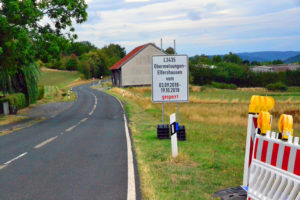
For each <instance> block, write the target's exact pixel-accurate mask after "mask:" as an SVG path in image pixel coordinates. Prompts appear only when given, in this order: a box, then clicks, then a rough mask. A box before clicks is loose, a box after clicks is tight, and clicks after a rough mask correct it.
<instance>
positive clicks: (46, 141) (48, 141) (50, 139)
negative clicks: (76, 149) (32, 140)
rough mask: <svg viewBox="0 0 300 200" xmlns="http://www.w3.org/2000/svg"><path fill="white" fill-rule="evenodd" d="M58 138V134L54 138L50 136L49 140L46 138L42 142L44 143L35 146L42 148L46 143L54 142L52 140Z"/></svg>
mask: <svg viewBox="0 0 300 200" xmlns="http://www.w3.org/2000/svg"><path fill="white" fill-rule="evenodd" d="M56 138H57V136H55V137H52V138H49V139H48V140H45V141H44V142H42V143H40V144H38V145H36V146H35V147H34V148H35V149H38V148H41V147H42V146H45V145H46V144H48V143H50V142H52V141H53V140H55V139H56Z"/></svg>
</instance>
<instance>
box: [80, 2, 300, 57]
mask: <svg viewBox="0 0 300 200" xmlns="http://www.w3.org/2000/svg"><path fill="white" fill-rule="evenodd" d="M133 1H134V2H135V3H137V2H138V3H141V4H140V5H139V4H137V5H135V7H132V8H126V9H125V8H124V9H120V8H115V9H114V8H113V7H112V8H111V9H106V10H99V11H97V12H95V11H94V10H93V12H95V13H96V14H93V15H92V16H91V20H90V21H91V23H89V22H88V23H85V24H82V25H79V26H77V33H78V35H79V39H80V40H90V41H91V42H93V43H95V44H96V45H98V46H99V47H101V46H103V45H105V44H109V43H111V42H113V43H119V44H121V45H124V46H125V47H126V48H127V50H131V49H132V48H134V47H135V46H137V45H140V44H142V43H147V42H156V43H157V44H159V40H160V38H161V37H162V38H164V40H165V41H167V44H168V45H167V44H166V46H170V45H172V43H173V39H176V40H177V41H178V50H179V51H187V50H186V49H188V52H187V53H190V54H196V53H199V52H196V51H198V49H199V48H196V46H201V47H203V49H204V51H205V48H207V49H210V50H209V51H215V52H216V53H217V52H220V51H223V49H230V47H231V46H238V45H240V46H238V47H239V48H237V49H241V50H243V49H245V50H244V51H246V50H247V48H246V47H247V46H245V45H246V44H251V42H252V44H253V43H254V42H257V45H258V46H259V45H260V44H259V42H258V41H260V42H261V43H264V41H267V38H271V39H270V40H268V41H276V42H283V43H284V41H289V38H291V37H293V36H294V35H297V34H299V33H300V31H298V30H300V7H297V4H295V1H294V0H286V1H285V2H282V1H281V0H272V2H270V1H268V0H252V1H243V2H241V1H238V0H227V1H223V0H188V1H186V0H173V1H162V0H161V1H157V2H156V3H153V2H150V1H149V2H148V3H147V2H144V1H143V2H144V3H142V1H139V0H126V2H128V3H133ZM97 3H99V4H101V1H99V2H96V0H94V1H93V2H92V3H91V4H90V6H93V5H96V4H97ZM274 38H276V39H274ZM294 39H295V40H296V41H298V42H300V39H299V38H294ZM166 46H164V47H166ZM181 46H182V47H185V48H182V50H181ZM188 47H190V48H188ZM214 47H219V48H216V49H215V50H211V49H212V48H214ZM220 47H221V48H223V49H220ZM274 47H276V45H274ZM261 48H270V46H267V47H266V46H263V45H262V46H261ZM291 48H293V47H291ZM261 50H268V49H261ZM182 53H186V52H182Z"/></svg>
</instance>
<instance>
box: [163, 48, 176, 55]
mask: <svg viewBox="0 0 300 200" xmlns="http://www.w3.org/2000/svg"><path fill="white" fill-rule="evenodd" d="M165 52H166V53H167V54H170V55H172V54H175V50H174V48H172V47H168V48H167V49H166V50H165Z"/></svg>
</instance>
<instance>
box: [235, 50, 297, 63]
mask: <svg viewBox="0 0 300 200" xmlns="http://www.w3.org/2000/svg"><path fill="white" fill-rule="evenodd" d="M299 54H300V52H299V51H260V52H252V53H247V52H246V53H237V55H238V56H239V57H240V58H242V59H243V60H249V61H250V62H252V61H255V60H256V61H259V62H267V61H274V60H282V61H285V60H288V59H289V58H292V57H295V56H297V55H299Z"/></svg>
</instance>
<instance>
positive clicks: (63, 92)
mask: <svg viewBox="0 0 300 200" xmlns="http://www.w3.org/2000/svg"><path fill="white" fill-rule="evenodd" d="M41 72H42V73H41V78H40V81H39V84H40V85H44V87H45V94H44V99H43V100H42V101H41V102H42V103H49V102H58V101H75V99H76V94H75V93H71V95H70V99H69V98H68V95H67V93H68V90H70V88H69V87H68V85H69V84H71V83H74V82H75V81H76V80H78V79H79V73H78V72H68V71H58V70H49V69H42V70H41Z"/></svg>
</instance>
